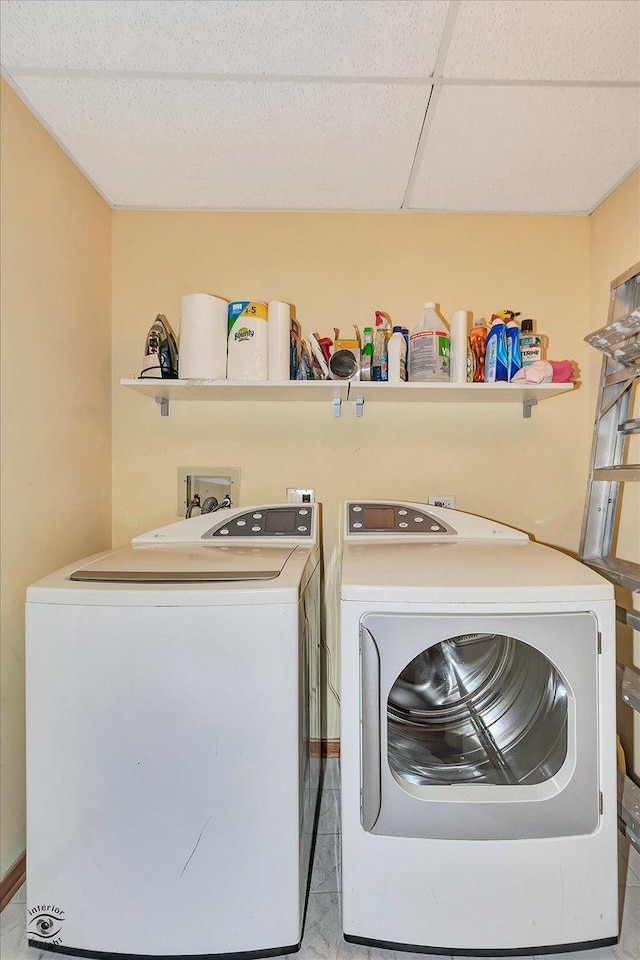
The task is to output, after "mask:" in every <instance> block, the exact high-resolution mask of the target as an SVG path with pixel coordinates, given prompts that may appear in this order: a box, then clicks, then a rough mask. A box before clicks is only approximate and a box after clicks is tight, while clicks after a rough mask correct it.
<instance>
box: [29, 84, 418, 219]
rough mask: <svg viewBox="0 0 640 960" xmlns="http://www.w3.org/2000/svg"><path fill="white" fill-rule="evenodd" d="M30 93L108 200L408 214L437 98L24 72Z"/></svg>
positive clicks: (409, 89) (369, 88) (385, 88)
mask: <svg viewBox="0 0 640 960" xmlns="http://www.w3.org/2000/svg"><path fill="white" fill-rule="evenodd" d="M22 88H23V90H24V92H25V93H26V95H27V97H28V98H29V100H30V102H31V103H32V104H33V105H34V106H35V108H36V109H37V111H38V112H39V113H40V114H42V115H43V116H45V117H47V120H48V122H49V123H50V124H51V125H52V126H53V128H54V129H55V130H56V131H57V133H58V136H59V137H60V139H61V140H62V141H63V143H65V145H66V146H67V148H68V150H69V151H70V153H71V154H72V155H73V156H74V157H75V158H76V160H77V162H78V163H79V165H80V166H81V167H82V168H83V169H85V170H89V171H90V172H91V176H92V178H93V180H94V182H95V183H96V184H97V185H98V187H99V189H100V190H101V191H102V192H103V194H104V195H105V196H106V197H107V198H109V199H110V200H111V201H112V202H114V203H116V204H121V205H125V206H127V205H138V206H149V207H194V206H204V207H225V208H234V207H240V208H261V207H263V208H264V207H266V208H274V207H277V208H279V209H295V208H301V207H305V208H320V209H344V208H356V209H361V210H370V209H377V210H380V209H382V210H397V209H398V208H399V207H400V205H401V203H402V196H403V191H404V187H405V184H406V179H407V175H408V172H409V170H410V169H411V162H412V160H413V155H414V151H415V145H416V142H417V138H418V136H419V133H420V127H421V124H422V118H423V116H424V111H425V106H426V102H427V98H428V93H425V90H424V89H423V88H422V87H415V86H405V85H392V84H373V83H366V84H343V85H336V84H332V83H304V84H296V83H288V82H283V83H268V84H265V83H256V82H242V83H236V82H234V81H225V82H221V83H208V82H199V81H189V80H181V81H175V80H174V81H169V80H122V79H108V80H94V79H82V78H74V79H61V78H50V77H24V78H23V80H22ZM381 131H384V133H382V132H381Z"/></svg>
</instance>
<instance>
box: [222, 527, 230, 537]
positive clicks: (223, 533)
mask: <svg viewBox="0 0 640 960" xmlns="http://www.w3.org/2000/svg"><path fill="white" fill-rule="evenodd" d="M228 533H229V531H228V529H227V528H226V527H223V528H222V530H221V531H220V536H221V537H226V535H227V534H228Z"/></svg>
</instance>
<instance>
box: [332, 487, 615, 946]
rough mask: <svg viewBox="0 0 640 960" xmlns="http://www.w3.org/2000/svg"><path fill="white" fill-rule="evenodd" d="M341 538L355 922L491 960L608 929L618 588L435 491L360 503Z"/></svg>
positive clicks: (344, 755)
mask: <svg viewBox="0 0 640 960" xmlns="http://www.w3.org/2000/svg"><path fill="white" fill-rule="evenodd" d="M343 538H344V546H343V556H342V577H341V587H340V644H341V683H342V689H341V707H340V728H341V738H340V753H341V776H342V922H343V931H344V936H345V938H346V939H347V940H348V941H350V942H356V943H363V944H366V945H369V946H376V947H380V948H385V949H392V950H417V951H421V952H427V953H428V952H433V953H438V954H445V955H447V954H448V955H452V954H467V955H479V956H491V957H494V956H496V955H497V954H516V955H517V954H524V955H535V954H540V953H552V952H554V951H558V952H565V951H574V950H575V951H577V950H582V949H585V948H587V947H591V946H595V945H603V944H611V943H614V942H615V941H616V938H617V934H618V904H617V889H618V888H617V835H616V834H617V797H616V761H615V605H614V599H613V588H612V586H611V584H610V583H609V582H608V581H606V580H604V579H602V578H601V577H600V576H598V575H597V574H595V573H594V572H593V571H592V570H590V569H589V568H588V567H586V566H583V565H582V564H580V563H579V562H578V561H576V560H573V559H572V558H570V557H568V556H567V555H565V554H563V553H560V552H558V551H556V550H552V549H551V548H549V547H543V546H541V545H539V544H537V543H533V542H532V541H531V540H530V539H529V537H528V536H527V535H526V534H524V533H521V532H520V531H518V530H513V529H511V528H509V527H506V526H504V525H502V524H500V523H496V522H494V521H491V520H487V519H484V518H482V517H475V516H472V515H471V514H465V513H461V512H459V511H456V510H448V509H443V508H437V507H427V506H425V505H424V504H418V503H401V502H397V501H352V502H349V503H347V504H346V506H345V513H344V529H343ZM596 865H597V866H596ZM585 877H588V878H589V881H588V883H585Z"/></svg>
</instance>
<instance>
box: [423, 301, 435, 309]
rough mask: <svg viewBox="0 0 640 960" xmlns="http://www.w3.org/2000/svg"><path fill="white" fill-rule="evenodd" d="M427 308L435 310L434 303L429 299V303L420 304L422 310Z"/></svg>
mask: <svg viewBox="0 0 640 960" xmlns="http://www.w3.org/2000/svg"><path fill="white" fill-rule="evenodd" d="M429 308H431V309H432V310H435V308H436V305H435V303H431V301H430V302H429V303H423V304H422V309H423V310H428V309H429Z"/></svg>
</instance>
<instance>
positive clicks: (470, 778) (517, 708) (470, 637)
mask: <svg viewBox="0 0 640 960" xmlns="http://www.w3.org/2000/svg"><path fill="white" fill-rule="evenodd" d="M360 656H361V712H362V727H361V729H362V736H361V777H362V784H361V786H362V825H363V827H364V828H365V830H368V831H370V832H372V833H378V834H386V835H390V836H406V837H430V838H436V839H437V838H441V839H460V840H464V839H469V840H475V839H477V840H481V839H486V840H489V839H526V838H535V837H553V836H563V837H566V836H572V835H577V834H578V835H579V834H588V833H592V832H593V831H594V830H596V829H597V827H598V823H599V816H600V802H599V786H598V749H597V745H598V687H597V670H598V630H597V622H596V619H595V617H594V616H593V614H590V613H575V614H574V613H565V614H539V615H529V614H527V615H514V616H486V617H483V616H473V617H471V616H468V617H458V616H431V615H428V614H424V615H420V614H374V613H370V614H366V615H365V616H364V617H362V619H361V629H360Z"/></svg>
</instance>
